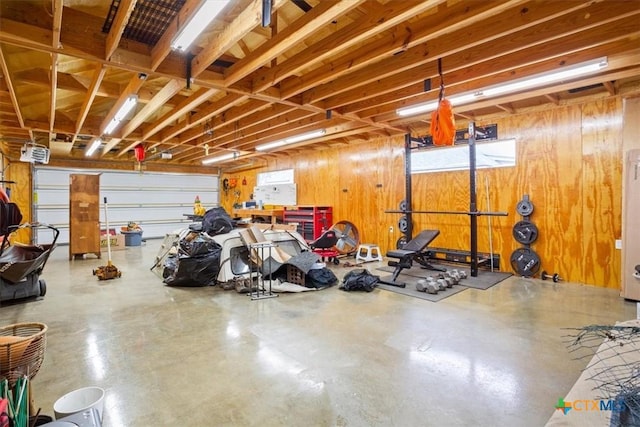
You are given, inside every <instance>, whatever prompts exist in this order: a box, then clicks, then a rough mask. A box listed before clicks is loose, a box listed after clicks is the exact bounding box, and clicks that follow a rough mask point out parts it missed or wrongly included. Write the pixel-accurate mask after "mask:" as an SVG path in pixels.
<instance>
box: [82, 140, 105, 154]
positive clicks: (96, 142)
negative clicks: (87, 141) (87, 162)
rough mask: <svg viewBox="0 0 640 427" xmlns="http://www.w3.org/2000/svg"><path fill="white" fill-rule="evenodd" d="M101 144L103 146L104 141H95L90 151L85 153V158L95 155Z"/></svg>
mask: <svg viewBox="0 0 640 427" xmlns="http://www.w3.org/2000/svg"><path fill="white" fill-rule="evenodd" d="M101 144H102V139H100V138H96V139H94V140H93V142H92V143H91V145H90V146H89V149H88V150H87V151H86V152H85V153H84V155H85V157H90V156H91V155H92V154H93V153H95V152H96V150H97V149H98V147H100V145H101Z"/></svg>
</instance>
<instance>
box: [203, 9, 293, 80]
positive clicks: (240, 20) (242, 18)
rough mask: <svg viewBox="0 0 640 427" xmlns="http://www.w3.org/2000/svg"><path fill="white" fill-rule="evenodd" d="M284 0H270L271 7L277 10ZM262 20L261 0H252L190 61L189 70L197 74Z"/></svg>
mask: <svg viewBox="0 0 640 427" xmlns="http://www.w3.org/2000/svg"><path fill="white" fill-rule="evenodd" d="M284 3H285V0H272V4H271V9H272V11H274V12H275V11H277V10H278V8H279V7H280V6H282V5H283V4H284ZM261 22H262V0H253V1H252V2H251V3H250V4H249V5H248V6H247V7H246V8H245V9H244V10H243V11H242V12H240V14H239V15H238V17H237V18H236V19H234V20H233V22H230V23H229V24H228V25H225V27H224V28H223V30H222V31H221V32H220V33H218V34H216V36H215V37H213V39H212V40H211V41H210V42H209V43H208V44H207V48H205V49H204V50H203V51H202V52H200V53H199V54H198V55H197V56H196V57H195V58H193V60H192V61H191V71H192V75H193V76H194V77H196V76H199V75H200V74H201V73H202V72H203V71H204V70H206V69H207V67H209V65H211V64H212V63H213V62H214V61H215V60H216V59H218V58H220V56H222V54H224V53H225V52H226V51H227V50H229V49H230V48H231V47H233V45H234V44H236V43H237V42H238V41H239V40H241V39H242V38H244V37H245V36H246V35H247V34H248V33H249V32H251V30H252V29H253V28H255V27H256V26H258V25H260V24H261Z"/></svg>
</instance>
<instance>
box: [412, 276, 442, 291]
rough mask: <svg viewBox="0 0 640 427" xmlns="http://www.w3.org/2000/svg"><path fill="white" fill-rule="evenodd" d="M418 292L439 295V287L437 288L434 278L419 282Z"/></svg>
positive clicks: (417, 285) (417, 284)
mask: <svg viewBox="0 0 640 427" xmlns="http://www.w3.org/2000/svg"><path fill="white" fill-rule="evenodd" d="M429 279H431V280H429ZM416 290H417V291H420V292H426V293H428V294H437V293H438V287H437V286H436V284H435V282H434V281H433V278H432V277H429V278H427V279H420V280H418V283H416Z"/></svg>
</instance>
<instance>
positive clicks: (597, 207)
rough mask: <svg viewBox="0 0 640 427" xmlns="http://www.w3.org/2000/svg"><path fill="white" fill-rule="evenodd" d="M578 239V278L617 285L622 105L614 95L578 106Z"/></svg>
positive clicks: (614, 286) (620, 204)
mask: <svg viewBox="0 0 640 427" xmlns="http://www.w3.org/2000/svg"><path fill="white" fill-rule="evenodd" d="M582 112H583V114H582V129H581V134H582V147H583V152H582V158H583V165H584V167H583V176H582V183H583V184H582V185H583V194H584V201H583V206H582V209H581V210H582V215H583V221H584V224H583V241H584V269H583V272H582V281H584V282H585V283H589V284H604V285H605V286H606V287H613V288H619V287H620V261H621V258H620V253H619V251H617V250H616V249H615V240H616V239H618V238H619V237H620V235H621V232H622V230H621V229H622V225H621V224H622V223H621V217H622V197H621V194H622V127H621V126H620V124H621V122H620V119H621V116H622V108H621V104H620V100H619V99H617V98H616V99H608V100H602V101H597V102H592V103H589V104H585V105H584V106H583V108H582Z"/></svg>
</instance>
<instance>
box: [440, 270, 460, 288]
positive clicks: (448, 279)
mask: <svg viewBox="0 0 640 427" xmlns="http://www.w3.org/2000/svg"><path fill="white" fill-rule="evenodd" d="M437 280H442V281H444V283H445V287H447V288H450V287H452V286H453V285H455V284H456V279H455V278H454V277H453V276H450V275H449V272H448V271H445V272H444V273H440V274H438V278H437Z"/></svg>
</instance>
